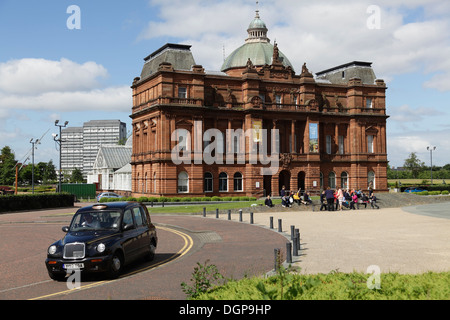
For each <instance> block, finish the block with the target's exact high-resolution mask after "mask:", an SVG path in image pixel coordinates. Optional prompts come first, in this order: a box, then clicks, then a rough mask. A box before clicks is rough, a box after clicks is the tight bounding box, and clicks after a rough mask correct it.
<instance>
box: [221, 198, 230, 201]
mask: <svg viewBox="0 0 450 320" xmlns="http://www.w3.org/2000/svg"><path fill="white" fill-rule="evenodd" d="M222 201H231V197H223V198H222Z"/></svg>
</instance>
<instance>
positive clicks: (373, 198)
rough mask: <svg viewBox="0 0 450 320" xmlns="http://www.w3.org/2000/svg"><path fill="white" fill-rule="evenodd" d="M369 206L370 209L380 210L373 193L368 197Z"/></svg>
mask: <svg viewBox="0 0 450 320" xmlns="http://www.w3.org/2000/svg"><path fill="white" fill-rule="evenodd" d="M370 205H371V206H372V209H375V208H374V207H376V208H377V209H380V207H379V206H378V205H377V197H375V193H373V192H372V195H371V196H370Z"/></svg>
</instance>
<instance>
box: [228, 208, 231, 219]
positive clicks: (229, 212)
mask: <svg viewBox="0 0 450 320" xmlns="http://www.w3.org/2000/svg"><path fill="white" fill-rule="evenodd" d="M228 220H231V210H228Z"/></svg>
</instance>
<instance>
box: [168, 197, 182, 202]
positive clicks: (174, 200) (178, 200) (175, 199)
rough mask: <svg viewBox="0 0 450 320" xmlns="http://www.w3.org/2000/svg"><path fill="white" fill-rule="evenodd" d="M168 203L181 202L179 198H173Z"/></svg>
mask: <svg viewBox="0 0 450 320" xmlns="http://www.w3.org/2000/svg"><path fill="white" fill-rule="evenodd" d="M169 201H170V202H180V201H181V198H178V197H173V198H169Z"/></svg>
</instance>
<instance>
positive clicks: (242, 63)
mask: <svg viewBox="0 0 450 320" xmlns="http://www.w3.org/2000/svg"><path fill="white" fill-rule="evenodd" d="M267 31H268V29H267V27H266V24H265V23H264V21H262V20H261V17H260V16H259V10H256V15H255V18H254V19H253V20H252V22H251V23H250V25H249V26H248V29H247V32H248V38H247V39H246V40H245V43H244V45H242V46H241V47H239V48H237V49H236V50H234V51H233V52H232V53H231V54H230V55H229V56H228V57H227V58H226V59H225V61H224V63H223V65H222V68H221V71H223V72H227V71H228V70H231V69H240V68H246V66H247V63H248V62H249V60H250V61H251V63H252V64H253V65H254V66H255V67H262V66H265V65H271V64H272V62H273V61H272V58H273V56H274V55H273V52H274V46H273V45H272V44H271V43H270V39H269V38H268V37H267ZM278 57H279V61H280V62H281V63H282V64H283V65H284V66H285V67H291V68H292V70H294V68H293V67H292V64H291V63H290V62H289V60H288V58H287V57H286V56H285V55H284V54H283V53H282V52H281V51H280V52H278Z"/></svg>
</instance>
